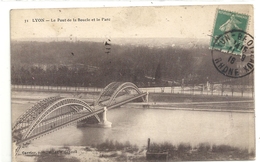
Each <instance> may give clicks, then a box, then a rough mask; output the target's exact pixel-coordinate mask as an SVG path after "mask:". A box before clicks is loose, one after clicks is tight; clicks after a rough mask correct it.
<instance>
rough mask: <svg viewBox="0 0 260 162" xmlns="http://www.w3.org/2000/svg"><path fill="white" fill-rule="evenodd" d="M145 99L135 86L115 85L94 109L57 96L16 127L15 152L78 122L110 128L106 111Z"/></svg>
mask: <svg viewBox="0 0 260 162" xmlns="http://www.w3.org/2000/svg"><path fill="white" fill-rule="evenodd" d="M146 96H147V94H146V93H142V92H141V91H140V90H139V89H138V87H137V86H136V85H134V84H133V83H130V82H124V83H123V82H112V83H110V84H109V85H107V86H106V87H105V88H104V90H103V91H102V92H101V93H100V94H99V96H98V98H97V99H96V101H95V102H94V106H90V105H89V104H87V103H86V102H85V101H83V100H80V99H76V98H64V97H58V96H57V97H49V98H46V99H44V100H41V101H39V102H38V103H36V104H35V105H34V106H33V107H32V108H30V109H28V110H27V111H26V112H25V113H24V114H22V115H21V116H20V117H19V118H18V119H17V120H16V122H15V123H14V124H13V127H12V136H13V142H15V143H16V145H17V146H18V148H17V151H16V152H18V151H19V149H20V147H21V146H22V145H27V144H29V143H30V141H31V140H34V139H37V138H40V137H42V136H44V135H47V134H49V133H51V132H54V131H57V130H59V129H62V128H64V127H67V126H69V125H71V124H77V123H78V122H84V123H85V122H89V123H99V125H100V126H104V127H106V126H111V123H109V122H108V121H107V120H106V112H107V110H110V109H113V108H117V107H120V106H121V105H124V104H126V103H128V102H131V101H138V102H142V101H145V100H146Z"/></svg>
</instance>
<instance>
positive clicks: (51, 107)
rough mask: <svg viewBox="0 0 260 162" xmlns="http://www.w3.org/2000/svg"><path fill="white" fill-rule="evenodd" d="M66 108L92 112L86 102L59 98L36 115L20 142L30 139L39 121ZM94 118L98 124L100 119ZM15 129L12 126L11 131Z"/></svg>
mask: <svg viewBox="0 0 260 162" xmlns="http://www.w3.org/2000/svg"><path fill="white" fill-rule="evenodd" d="M66 106H70V108H71V109H73V110H74V111H75V112H81V111H88V112H93V109H92V108H91V107H90V106H89V105H88V104H87V103H86V102H84V101H82V100H79V99H75V98H60V97H59V98H56V100H55V101H54V102H51V104H49V105H48V106H47V107H46V106H45V107H44V109H43V110H42V111H41V112H40V113H38V116H37V117H36V118H35V119H34V120H33V121H32V123H31V124H30V126H29V127H28V128H27V130H26V132H25V133H24V134H23V136H22V139H21V140H25V139H27V138H28V137H30V134H31V133H32V132H33V131H34V129H35V128H36V127H37V125H38V124H39V123H41V121H43V120H44V119H46V117H48V115H50V114H51V113H52V112H54V111H55V110H58V109H60V108H63V107H66ZM76 106H80V107H82V109H80V108H78V107H76ZM32 111H35V110H31V111H28V112H27V113H26V114H24V115H23V117H22V118H20V119H19V120H18V122H19V121H20V122H21V121H22V120H24V118H25V117H26V116H28V115H27V114H28V113H31V112H32ZM95 118H96V119H97V121H98V122H100V119H99V117H98V116H97V115H95ZM16 127H17V126H16ZM16 127H15V126H14V128H13V131H15V129H16Z"/></svg>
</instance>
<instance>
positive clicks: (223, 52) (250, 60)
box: [211, 30, 254, 78]
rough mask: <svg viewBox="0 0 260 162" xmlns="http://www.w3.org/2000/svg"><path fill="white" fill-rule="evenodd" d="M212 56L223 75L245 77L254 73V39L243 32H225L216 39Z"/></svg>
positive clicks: (214, 63)
mask: <svg viewBox="0 0 260 162" xmlns="http://www.w3.org/2000/svg"><path fill="white" fill-rule="evenodd" d="M211 55H212V62H213V65H214V66H215V68H216V69H217V70H218V71H219V72H220V73H221V74H223V75H225V76H227V77H231V78H241V77H244V76H246V75H248V74H250V73H252V72H253V71H254V37H253V36H251V35H250V34H248V33H247V32H245V31H242V30H231V31H228V32H225V33H223V34H222V35H219V36H218V37H217V38H216V39H215V41H214V44H213V47H212V50H211Z"/></svg>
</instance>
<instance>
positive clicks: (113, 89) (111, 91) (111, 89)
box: [96, 82, 145, 106]
mask: <svg viewBox="0 0 260 162" xmlns="http://www.w3.org/2000/svg"><path fill="white" fill-rule="evenodd" d="M128 89H133V90H135V91H136V92H137V93H138V94H142V92H141V91H140V90H139V88H138V87H137V86H136V85H135V84H133V83H131V82H124V83H122V82H112V83H110V84H109V85H108V86H107V87H106V88H105V89H104V91H103V92H101V94H100V95H99V97H98V99H97V101H96V103H97V104H100V102H102V97H103V96H109V100H107V103H108V104H106V106H110V105H111V103H112V101H113V100H114V99H115V98H116V97H117V96H118V94H119V93H120V92H122V91H123V90H126V91H128ZM142 100H143V101H145V99H144V98H143V97H142ZM102 106H104V105H102Z"/></svg>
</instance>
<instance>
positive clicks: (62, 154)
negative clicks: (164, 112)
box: [16, 140, 255, 162]
mask: <svg viewBox="0 0 260 162" xmlns="http://www.w3.org/2000/svg"><path fill="white" fill-rule="evenodd" d="M32 150H33V151H32ZM160 152H167V159H168V161H197V160H203V161H209V160H210V161H219V160H225V161H226V160H253V159H254V158H255V152H254V151H249V150H246V149H240V148H237V147H231V146H228V145H210V144H208V143H200V144H199V145H197V146H195V147H191V145H190V144H189V143H180V144H179V145H172V144H171V143H168V142H164V143H151V145H150V147H149V153H160ZM146 153H147V147H146V146H143V147H138V146H136V145H132V144H130V143H129V142H125V143H119V142H117V141H115V142H114V141H111V140H106V141H105V142H103V143H100V144H97V145H92V146H86V147H84V146H61V147H50V148H48V147H45V148H44V147H41V149H39V147H35V146H34V147H30V146H29V148H24V149H23V150H21V153H20V155H18V156H17V157H16V160H17V161H18V162H23V161H26V162H43V161H63V162H86V161H89V162H114V161H135V162H143V161H147V160H146ZM152 160H157V159H156V157H155V158H154V159H152Z"/></svg>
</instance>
